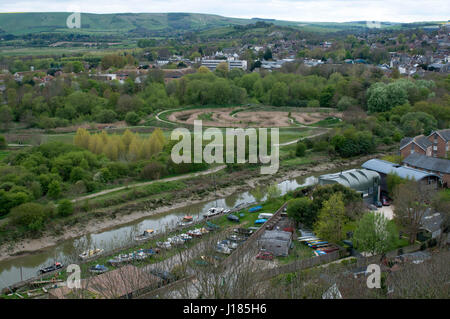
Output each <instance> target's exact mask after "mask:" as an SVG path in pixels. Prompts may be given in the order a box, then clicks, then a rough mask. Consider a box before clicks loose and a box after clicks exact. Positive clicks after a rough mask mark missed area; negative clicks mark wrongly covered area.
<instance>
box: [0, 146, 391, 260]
mask: <svg viewBox="0 0 450 319" xmlns="http://www.w3.org/2000/svg"><path fill="white" fill-rule="evenodd" d="M382 155H384V154H375V155H371V156H364V157H360V158H357V159H354V160H350V161H348V160H347V161H345V160H336V161H332V162H326V163H315V164H309V165H304V166H301V167H299V168H298V169H293V168H292V167H290V168H281V169H280V170H279V172H278V173H277V174H275V175H260V174H259V170H253V171H250V170H249V171H241V172H240V174H239V178H230V180H232V181H233V184H231V185H228V186H226V187H221V183H220V182H218V183H217V192H216V194H214V191H210V192H209V193H207V194H198V193H195V192H192V193H191V195H190V196H189V197H183V196H179V197H175V198H174V200H173V202H172V203H170V205H169V204H164V203H163V204H162V205H160V206H159V205H158V203H156V204H154V205H152V206H149V203H146V202H145V201H137V202H132V203H130V204H124V205H120V206H118V207H112V208H105V209H102V210H101V211H102V214H101V216H102V217H100V218H95V219H90V220H88V221H87V222H86V223H83V224H82V225H78V226H67V227H65V228H64V230H63V232H62V234H61V235H59V236H50V235H46V236H43V237H41V238H37V239H26V240H22V241H19V242H17V243H15V245H13V246H12V245H4V246H3V247H0V261H4V260H8V259H13V258H19V257H22V256H24V255H29V254H34V253H39V252H40V251H41V250H43V249H45V248H48V247H52V246H55V245H57V244H58V243H60V242H62V241H64V240H68V239H72V238H77V237H80V236H83V235H86V234H91V233H97V232H101V231H106V230H108V229H112V228H114V227H117V226H120V225H124V224H128V223H131V222H134V221H137V220H140V219H142V218H146V217H149V216H154V215H158V214H162V213H165V212H168V211H170V210H173V209H177V208H182V207H187V206H190V205H194V204H197V203H201V202H205V201H212V200H214V199H216V198H224V197H227V196H230V195H232V194H235V193H239V192H241V191H242V192H244V191H248V190H249V189H251V188H254V187H255V186H256V185H258V184H259V185H263V186H267V185H269V184H273V183H279V182H281V181H284V180H289V179H293V178H297V177H302V176H306V175H312V174H317V173H320V172H326V171H329V170H333V169H337V168H339V167H341V166H342V167H343V168H348V167H353V166H356V165H359V164H361V163H362V162H364V161H366V160H367V159H369V158H373V157H378V156H382ZM230 175H232V174H230ZM203 178H204V177H203ZM200 179H201V178H198V179H197V178H196V179H194V180H200ZM227 183H228V182H227ZM178 193H180V192H178ZM186 194H188V193H186ZM149 207H150V209H149ZM111 214H112V215H111Z"/></svg>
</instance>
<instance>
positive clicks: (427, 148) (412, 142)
mask: <svg viewBox="0 0 450 319" xmlns="http://www.w3.org/2000/svg"><path fill="white" fill-rule="evenodd" d="M431 146H432V143H431V142H430V141H429V139H427V138H426V137H425V136H423V135H419V136H416V137H404V138H403V139H402V140H401V141H400V155H401V156H402V158H405V157H407V156H409V155H411V154H414V153H418V154H422V155H426V156H431Z"/></svg>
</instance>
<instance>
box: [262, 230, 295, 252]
mask: <svg viewBox="0 0 450 319" xmlns="http://www.w3.org/2000/svg"><path fill="white" fill-rule="evenodd" d="M291 243H292V233H290V232H286V231H282V230H266V231H265V232H264V233H263V234H262V235H261V237H260V239H259V240H258V246H259V247H260V248H261V249H264V250H268V251H271V252H272V253H273V254H274V255H275V256H287V255H288V254H289V248H290V246H291Z"/></svg>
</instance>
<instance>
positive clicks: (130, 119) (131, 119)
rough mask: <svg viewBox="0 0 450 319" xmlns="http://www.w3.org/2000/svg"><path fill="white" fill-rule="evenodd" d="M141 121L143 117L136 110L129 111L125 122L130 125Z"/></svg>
mask: <svg viewBox="0 0 450 319" xmlns="http://www.w3.org/2000/svg"><path fill="white" fill-rule="evenodd" d="M140 121H141V118H140V117H139V115H137V114H136V112H128V113H127V115H125V122H127V124H128V125H137V124H138V123H139V122H140Z"/></svg>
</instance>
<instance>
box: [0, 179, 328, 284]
mask: <svg viewBox="0 0 450 319" xmlns="http://www.w3.org/2000/svg"><path fill="white" fill-rule="evenodd" d="M322 173H323V172H322ZM315 175H319V174H315ZM316 182H317V178H316V177H315V176H309V177H304V176H302V177H298V178H295V179H289V180H285V181H282V182H281V183H278V184H277V185H278V188H279V189H280V191H281V195H284V194H285V193H287V192H288V191H291V190H294V189H296V188H298V187H300V186H308V185H312V184H315V183H316ZM265 191H266V190H264V192H265ZM265 198H266V195H264V198H263V200H264V199H265ZM253 201H255V198H254V197H253V196H252V195H251V194H250V192H249V191H247V192H244V193H235V194H232V195H230V196H227V197H225V198H221V199H217V200H214V201H207V202H202V203H197V204H193V205H189V206H186V207H182V208H178V209H174V210H170V211H168V212H165V213H161V214H157V215H153V216H149V217H144V218H142V219H140V220H137V221H133V222H131V223H129V224H125V225H120V226H117V227H115V228H113V229H110V230H106V231H102V232H99V233H91V234H88V235H85V236H82V237H79V238H75V239H69V240H65V241H62V242H61V243H59V244H58V245H56V246H52V247H48V248H46V249H43V250H40V251H39V252H37V253H34V254H27V255H24V256H22V257H17V258H13V259H9V260H4V261H0V289H1V288H4V287H7V286H8V285H11V284H14V283H16V282H19V281H21V280H26V279H28V278H31V277H34V276H36V273H37V271H38V269H39V268H41V267H43V266H49V265H51V264H52V263H53V262H54V261H55V260H56V261H59V262H62V263H63V264H68V263H73V262H76V256H77V255H78V254H79V253H80V252H81V251H84V250H86V249H87V248H88V247H97V248H103V249H105V251H108V250H112V249H114V248H118V247H120V246H121V245H123V244H126V243H129V242H130V240H132V239H131V238H132V236H134V235H136V234H138V233H142V232H143V231H144V230H146V229H154V230H155V233H161V232H164V231H167V230H168V229H172V228H174V227H176V224H177V222H179V221H180V220H181V219H182V218H183V216H184V215H191V216H193V218H194V220H198V219H201V218H202V215H203V214H204V213H206V212H207V211H208V209H209V208H210V207H224V208H227V209H232V208H234V207H236V206H237V205H239V204H244V203H250V202H253ZM21 273H22V274H21ZM21 277H22V278H21Z"/></svg>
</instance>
